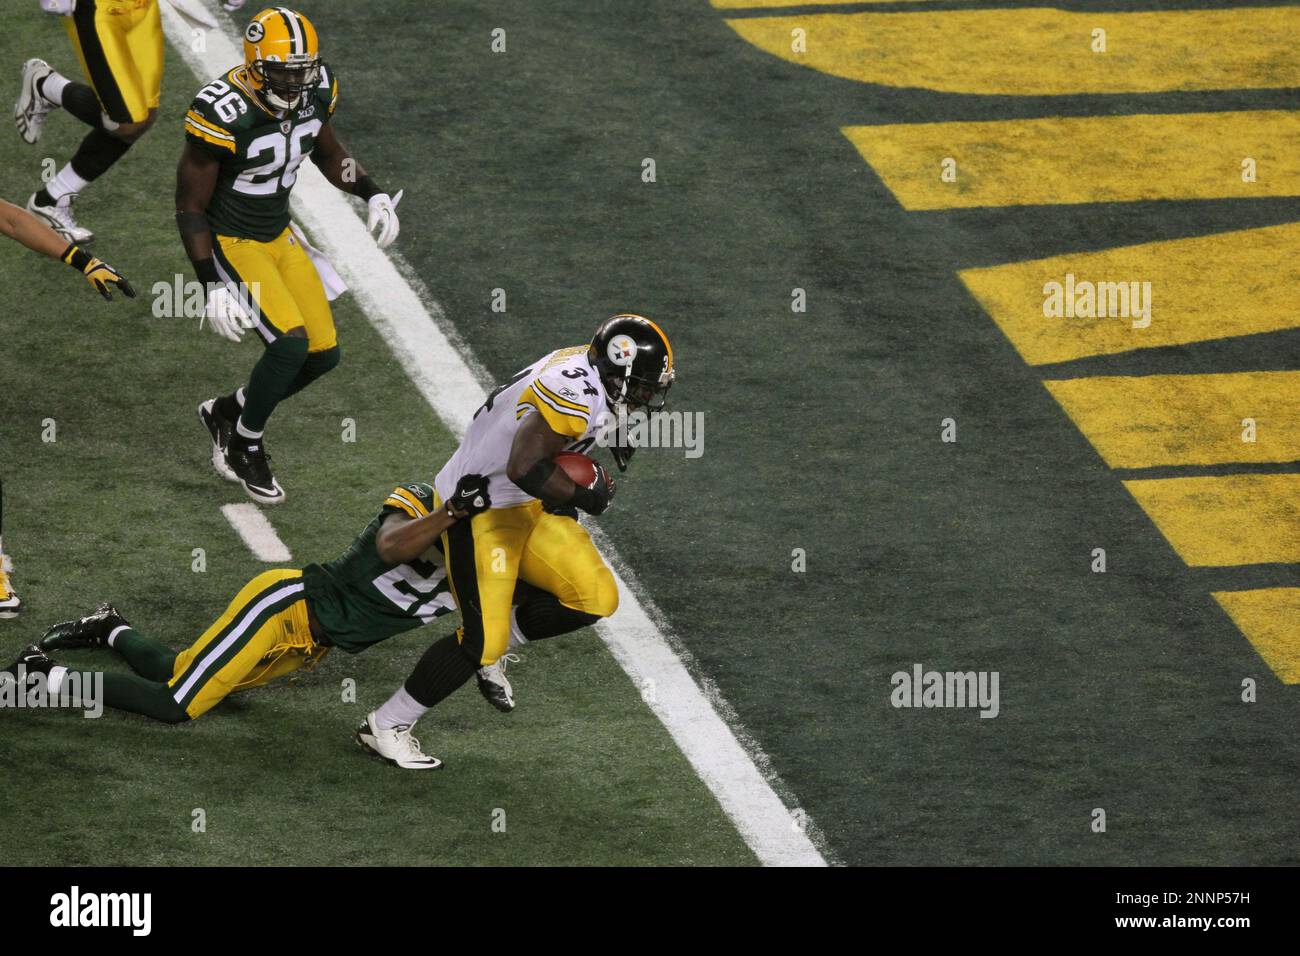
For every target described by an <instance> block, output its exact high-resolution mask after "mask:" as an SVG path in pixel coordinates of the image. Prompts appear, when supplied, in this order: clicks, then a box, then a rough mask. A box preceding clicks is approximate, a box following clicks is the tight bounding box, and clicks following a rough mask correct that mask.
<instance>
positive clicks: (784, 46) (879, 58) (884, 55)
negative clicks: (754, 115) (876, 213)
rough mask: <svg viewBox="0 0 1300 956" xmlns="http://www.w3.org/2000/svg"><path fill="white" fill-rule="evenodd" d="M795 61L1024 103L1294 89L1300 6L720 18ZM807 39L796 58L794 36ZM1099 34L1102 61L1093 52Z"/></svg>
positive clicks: (864, 78)
mask: <svg viewBox="0 0 1300 956" xmlns="http://www.w3.org/2000/svg"><path fill="white" fill-rule="evenodd" d="M726 22H727V24H728V26H730V27H731V28H732V29H733V30H735V31H736V32H737V33H738V34H740V36H741V37H742V38H744V39H745V40H747V41H748V42H750V43H752V44H754V45H755V46H757V47H759V48H760V49H762V50H764V51H766V52H768V53H771V54H772V55H774V56H778V57H780V58H781V59H783V60H789V61H790V62H792V63H799V64H802V65H805V66H809V67H812V68H813V69H815V70H821V71H822V72H824V73H830V74H832V75H834V76H839V77H844V78H846V79H850V80H859V81H861V82H863V83H879V84H882V85H884V86H898V87H918V86H919V87H923V88H925V89H930V90H941V91H944V92H950V93H1000V94H1009V95H1021V96H1036V95H1042V94H1049V95H1050V94H1064V93H1146V92H1163V91H1167V90H1231V89H1242V88H1270V89H1273V88H1282V87H1290V86H1294V85H1295V83H1296V76H1297V75H1300V44H1297V43H1296V42H1295V38H1296V37H1297V36H1300V9H1297V8H1294V7H1247V8H1242V9H1236V10H1177V11H1160V12H1143V13H1070V12H1066V11H1064V10H1053V9H1050V8H1044V7H1033V8H1028V9H1024V8H1016V9H1003V10H942V11H931V10H924V9H922V10H910V11H902V12H898V13H872V12H864V13H818V14H798V15H793V16H774V17H754V18H744V19H740V18H737V19H731V20H727V21H726ZM796 27H800V28H803V29H805V30H807V51H806V52H804V53H796V52H795V51H794V50H793V49H792V48H791V47H792V44H791V35H790V31H791V30H793V29H794V28H796ZM1094 30H1104V31H1105V41H1106V52H1104V53H1099V52H1093V45H1094V43H1095V40H1094V33H1093V31H1094Z"/></svg>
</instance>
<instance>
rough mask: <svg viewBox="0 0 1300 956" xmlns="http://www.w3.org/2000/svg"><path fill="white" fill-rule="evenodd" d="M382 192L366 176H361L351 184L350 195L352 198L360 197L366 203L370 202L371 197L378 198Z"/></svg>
mask: <svg viewBox="0 0 1300 956" xmlns="http://www.w3.org/2000/svg"><path fill="white" fill-rule="evenodd" d="M382 192H383V190H382V189H380V188H379V187H378V186H377V185H375V181H374V180H373V179H371V178H370V177H369V176H368V175H367V176H362V177H361V178H360V179H358V180H357V181H356V183H354V184H353V187H352V194H353V195H354V196H360V197H361V198H362V199H364V200H365V201H366V202H370V197H371V196H378V195H379V194H380V193H382Z"/></svg>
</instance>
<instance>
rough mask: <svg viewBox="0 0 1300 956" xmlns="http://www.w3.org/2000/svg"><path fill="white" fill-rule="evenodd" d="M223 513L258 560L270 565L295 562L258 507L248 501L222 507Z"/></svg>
mask: <svg viewBox="0 0 1300 956" xmlns="http://www.w3.org/2000/svg"><path fill="white" fill-rule="evenodd" d="M221 513H222V514H223V515H225V516H226V520H227V521H229V522H230V525H231V527H233V528H234V529H235V530H236V531H237V532H239V536H240V537H241V538H243V539H244V544H246V545H248V550H249V551H252V552H253V557H255V558H257V560H259V561H266V562H267V563H269V564H280V563H282V562H284V561H292V560H293V555H291V554H290V553H289V549H288V548H287V547H285V544H284V542H283V541H281V540H280V536H279V535H278V534H276V533H275V528H274V526H272V524H271V522H270V520H269V519H268V518H267V517H266V515H264V514H262V509H261V508H259V507H257V505H255V504H251V503H249V502H247V501H246V502H244V503H242V504H237V505H222V506H221Z"/></svg>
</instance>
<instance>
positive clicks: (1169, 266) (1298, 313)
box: [958, 223, 1300, 365]
mask: <svg viewBox="0 0 1300 956" xmlns="http://www.w3.org/2000/svg"><path fill="white" fill-rule="evenodd" d="M1297 248H1300V224H1297V223H1288V224H1286V225H1282V226H1270V227H1268V228H1265V229H1243V230H1239V231H1236V232H1223V233H1218V234H1217V235H1212V236H1198V237H1196V238H1193V239H1172V240H1168V241H1164V242H1150V243H1144V244H1142V245H1138V246H1120V247H1117V248H1115V249H1107V250H1105V251H1102V252H1091V253H1071V254H1069V255H1064V256H1053V257H1052V258H1049V259H1033V260H1030V261H1028V262H1015V263H1011V264H1009V265H1003V266H991V267H988V268H981V269H965V270H963V271H962V272H960V273H958V275H959V276H960V277H961V280H962V282H964V283H965V284H966V288H967V289H969V290H970V292H971V294H972V295H974V296H975V298H976V299H977V300H978V301H979V303H980V305H982V306H983V307H984V309H985V311H987V312H988V313H989V315H991V316H992V317H993V320H994V321H995V322H997V324H998V326H999V327H1000V328H1001V329H1002V331H1003V332H1004V333H1005V334H1006V336H1007V338H1009V339H1010V340H1011V343H1012V344H1013V345H1014V346H1015V347H1016V350H1017V351H1019V352H1020V354H1021V356H1022V357H1023V358H1024V360H1025V361H1026V362H1028V363H1029V364H1030V365H1038V364H1042V363H1047V362H1065V361H1069V360H1072V359H1077V358H1084V357H1086V356H1090V355H1109V354H1112V353H1115V352H1127V351H1131V350H1133V349H1142V348H1154V347H1156V346H1163V345H1184V344H1187V343H1190V342H1206V341H1210V340H1213V339H1223V338H1230V337H1232V336H1237V335H1252V334H1255V333H1258V332H1272V331H1275V330H1278V329H1290V328H1296V327H1297V326H1300V309H1297V308H1296V291H1295V290H1296V286H1297V282H1300V259H1298V258H1297V256H1296V254H1295V250H1296V249H1297ZM1083 282H1087V283H1091V284H1093V285H1094V286H1095V285H1096V284H1098V283H1102V282H1115V283H1125V284H1128V285H1130V291H1131V284H1132V283H1134V282H1136V283H1138V286H1137V291H1138V293H1139V296H1138V297H1137V298H1134V299H1132V301H1130V312H1131V311H1133V309H1132V307H1133V305H1135V304H1136V303H1138V302H1139V301H1140V300H1141V299H1143V298H1145V293H1146V292H1149V293H1150V297H1149V299H1148V300H1147V303H1146V304H1148V305H1149V306H1150V319H1151V321H1150V324H1149V325H1147V326H1146V327H1145V328H1134V322H1135V321H1137V322H1139V324H1140V323H1141V321H1142V320H1141V319H1139V318H1136V317H1124V316H1120V317H1111V316H1105V317H1103V316H1097V315H1094V316H1092V317H1089V316H1086V315H1082V316H1081V315H1078V314H1077V312H1078V311H1079V310H1077V309H1076V310H1074V311H1075V312H1076V315H1075V316H1074V317H1068V316H1065V315H1061V316H1057V317H1048V316H1046V315H1044V310H1045V306H1046V305H1048V298H1049V292H1050V290H1049V287H1048V284H1049V283H1056V284H1058V285H1060V286H1061V288H1062V290H1064V289H1065V288H1066V287H1067V285H1068V286H1069V287H1070V288H1072V289H1074V291H1075V301H1076V302H1078V301H1079V298H1080V289H1081V288H1082V286H1081V285H1080V283H1083ZM1062 297H1064V291H1063V292H1062ZM1107 298H1108V297H1107ZM1094 311H1095V309H1094ZM1107 311H1109V306H1108V308H1107Z"/></svg>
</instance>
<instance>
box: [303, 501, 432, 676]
mask: <svg viewBox="0 0 1300 956" xmlns="http://www.w3.org/2000/svg"><path fill="white" fill-rule="evenodd" d="M433 507H434V505H433V486H432V485H428V484H425V483H424V482H421V481H415V482H411V483H410V484H407V485H399V486H398V487H396V488H394V489H393V491H392V493H391V494H390V495H389V496H388V497H387V498H385V499H384V507H383V510H382V511H380V512H379V514H378V515H376V516H375V519H374V520H373V521H371V522H370V524H368V525H366V528H365V530H364V531H362V532H361V534H359V535H358V536H357V539H356V540H355V541H353V542H352V544H351V545H349V546H348V549H347V550H346V551H344V552H343V553H342V554H341V555H339V556H338V557H337V558H335V559H334V560H333V561H328V562H326V563H325V564H309V565H307V567H305V568H303V569H302V576H303V583H304V584H305V585H306V589H307V601H308V603H309V604H310V605H311V609H312V610H313V611H315V612H316V619H317V620H318V621H320V623H321V626H322V627H323V628H325V633H326V634H327V635H329V640H330V643H331V644H333V645H334V646H335V647H341V648H343V650H345V651H348V652H350V653H353V654H355V653H357V652H358V651H361V650H364V649H365V648H367V647H369V646H370V645H371V644H378V643H379V642H380V641H383V640H387V639H388V638H390V637H392V636H393V635H395V634H400V633H402V632H403V631H409V630H411V629H412V628H416V627H420V626H421V625H423V624H428V623H429V622H430V621H432V620H433V619H434V618H435V617H441V616H442V615H444V614H450V613H451V612H452V611H454V610H455V609H456V599H455V598H454V597H453V596H452V593H451V587H450V585H449V583H448V581H447V568H446V564H445V562H444V561H443V557H442V550H441V545H440V544H439V543H437V542H435V543H434V545H433V547H431V548H429V550H428V551H426V552H425V553H424V554H423V555H422V556H421V557H419V558H416V559H415V560H414V561H408V562H406V563H405V564H389V563H387V562H386V561H383V560H381V559H380V557H379V551H378V550H377V549H376V547H375V536H376V535H378V533H379V526H380V524H381V523H382V522H383V520H384V519H385V518H386V517H388V515H390V514H392V513H393V512H402V513H403V514H407V515H409V516H410V517H412V518H422V517H424V515H426V514H428V513H429V512H431V511H432V510H433Z"/></svg>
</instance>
